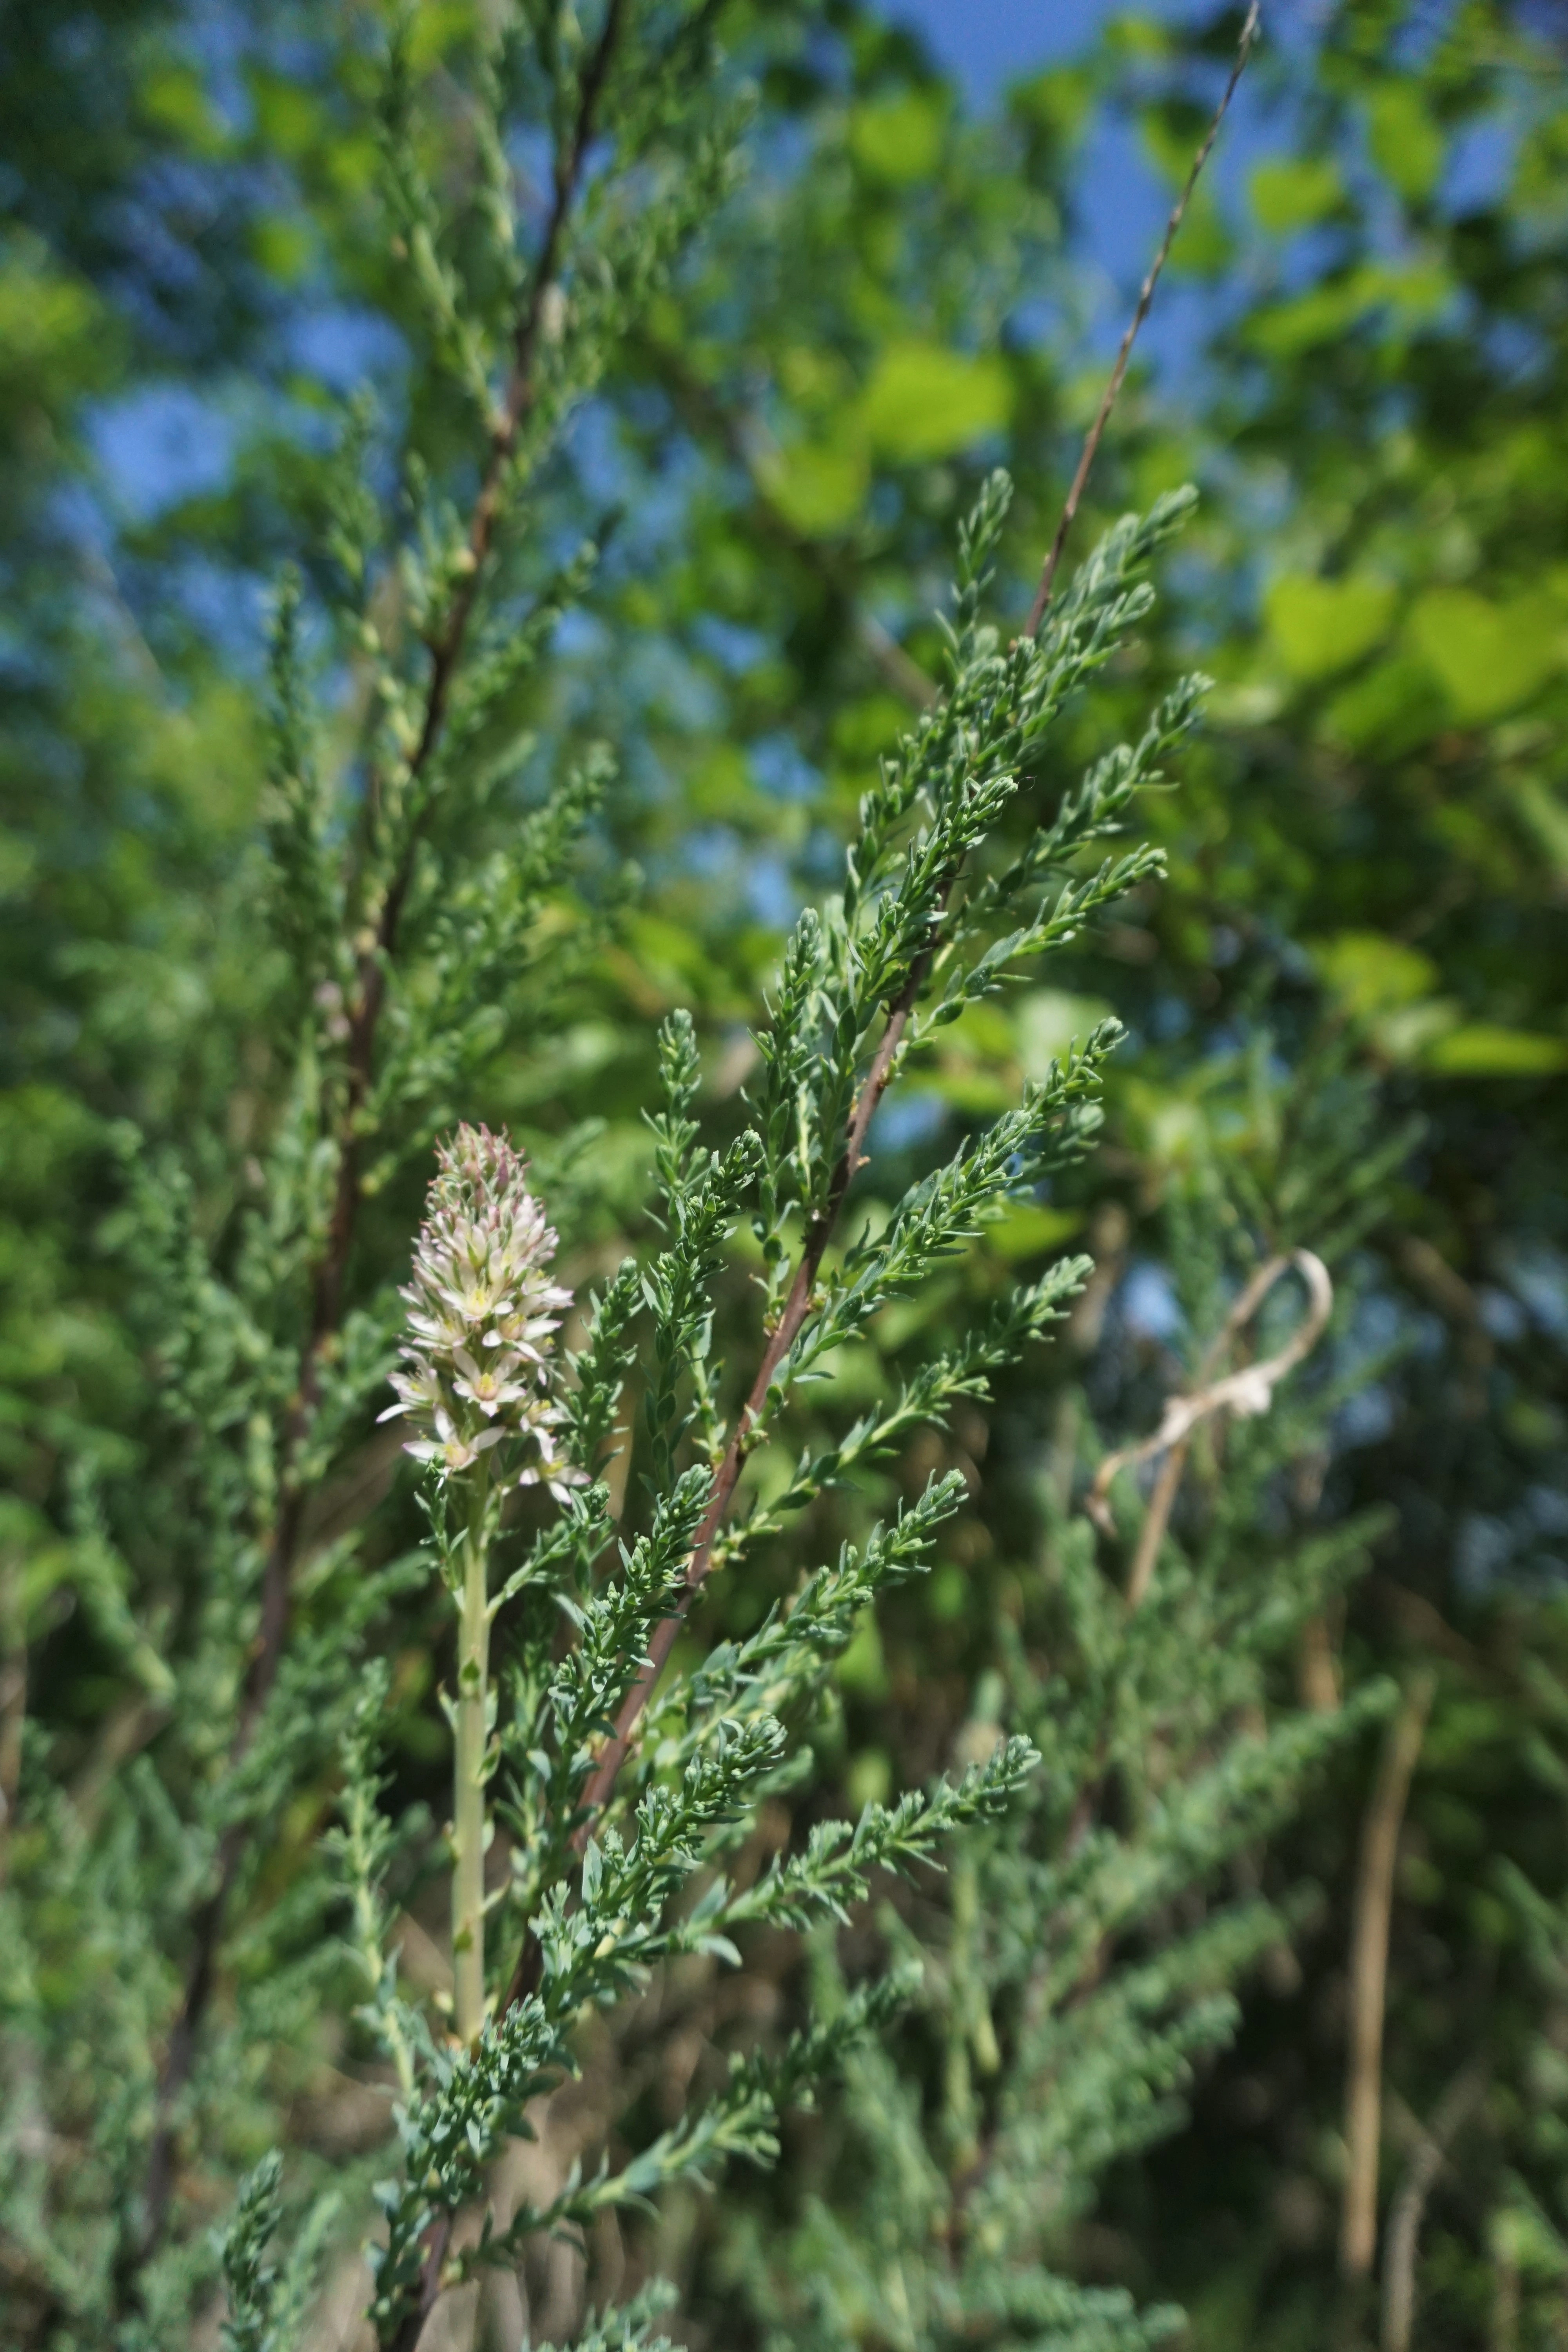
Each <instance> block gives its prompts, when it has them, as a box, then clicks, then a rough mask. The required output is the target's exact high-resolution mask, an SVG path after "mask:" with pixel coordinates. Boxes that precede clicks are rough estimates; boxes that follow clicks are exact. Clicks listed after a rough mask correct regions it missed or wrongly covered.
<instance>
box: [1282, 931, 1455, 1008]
mask: <svg viewBox="0 0 1568 2352" xmlns="http://www.w3.org/2000/svg"><path fill="white" fill-rule="evenodd" d="M1311 957H1312V961H1313V962H1314V963H1315V964H1316V965H1317V968H1318V970H1319V971H1320V972H1321V975H1322V978H1323V981H1324V982H1325V983H1326V985H1327V986H1328V988H1329V990H1330V991H1331V993H1332V994H1333V995H1334V996H1335V997H1337V998H1338V1000H1339V1002H1340V1003H1341V1004H1342V1006H1343V1007H1344V1009H1345V1011H1346V1012H1347V1013H1352V1014H1355V1015H1356V1016H1358V1017H1360V1018H1363V1019H1364V1018H1366V1017H1367V1016H1369V1015H1371V1014H1373V1013H1388V1012H1392V1011H1394V1009H1395V1008H1396V1007H1398V1006H1402V1005H1406V1004H1415V1003H1417V1002H1418V1001H1419V999H1421V998H1422V997H1424V996H1430V995H1431V994H1432V992H1433V991H1434V990H1435V989H1436V985H1437V967H1436V964H1435V963H1434V962H1433V961H1432V959H1431V957H1430V956H1425V955H1423V954H1422V953H1421V950H1419V948H1412V947H1406V946H1405V944H1404V942H1403V941H1402V940H1390V939H1384V936H1383V934H1382V932H1381V931H1342V932H1341V933H1340V934H1339V936H1338V938H1337V939H1331V940H1319V941H1317V942H1316V943H1315V944H1314V945H1313V947H1312V949H1311Z"/></svg>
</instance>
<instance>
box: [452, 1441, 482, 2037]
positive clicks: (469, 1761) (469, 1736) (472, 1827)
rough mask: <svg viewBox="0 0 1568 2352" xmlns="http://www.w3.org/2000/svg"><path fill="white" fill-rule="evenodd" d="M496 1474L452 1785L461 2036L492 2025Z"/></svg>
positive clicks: (465, 1650) (473, 1540) (476, 1564)
mask: <svg viewBox="0 0 1568 2352" xmlns="http://www.w3.org/2000/svg"><path fill="white" fill-rule="evenodd" d="M488 1520H489V1472H488V1468H487V1464H486V1459H485V1456H484V1455H483V1454H481V1455H480V1456H479V1462H478V1464H477V1465H476V1466H475V1469H474V1472H473V1492H472V1496H471V1501H470V1507H469V1515H468V1535H467V1537H466V1538H465V1540H464V1544H463V1590H462V1597H461V1600H460V1602H459V1616H458V1727H457V1741H456V1757H455V1759H454V1766H453V1781H452V1852H453V1866H452V1969H453V1979H454V1991H455V2021H456V2024H457V2028H458V2039H459V2040H460V2041H463V2042H473V2041H475V2040H477V2039H478V2036H479V2031H480V2029H481V2027H482V2026H483V2024H484V2021H485V1750H486V1748H487V1747H488V1745H489V1652H490V1612H489V1579H488V1576H487V1573H486V1562H487V1556H488V1553H489V1541H488V1534H489V1528H488Z"/></svg>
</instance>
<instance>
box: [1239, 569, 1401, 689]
mask: <svg viewBox="0 0 1568 2352" xmlns="http://www.w3.org/2000/svg"><path fill="white" fill-rule="evenodd" d="M1395 595H1396V592H1395V590H1394V587H1393V585H1392V584H1391V583H1389V582H1388V581H1386V580H1376V579H1373V578H1371V577H1370V576H1369V575H1367V574H1366V573H1364V572H1362V573H1356V574H1353V575H1352V577H1351V578H1349V579H1347V580H1313V579H1310V578H1308V577H1306V576H1305V575H1303V574H1289V575H1288V576H1287V577H1286V578H1284V579H1282V580H1276V581H1275V582H1274V583H1273V584H1272V585H1271V586H1270V588H1269V589H1268V593H1267V594H1266V595H1265V597H1264V600H1263V610H1264V614H1265V616H1266V618H1267V620H1268V634H1269V635H1270V637H1271V638H1272V639H1273V642H1274V646H1275V649H1276V651H1277V652H1278V654H1279V659H1280V661H1281V662H1282V664H1283V665H1284V667H1285V669H1286V670H1287V672H1288V673H1289V676H1290V677H1293V678H1298V679H1300V680H1301V681H1302V682H1303V683H1306V682H1308V681H1310V680H1311V679H1314V678H1320V677H1332V675H1333V673H1334V672H1335V671H1336V670H1341V669H1346V668H1348V667H1350V664H1351V663H1352V662H1353V661H1359V660H1360V658H1361V656H1362V655H1363V654H1366V653H1370V652H1371V651H1372V649H1373V646H1376V645H1378V644H1379V643H1381V641H1382V639H1383V637H1384V635H1385V634H1386V632H1387V629H1388V625H1389V623H1390V621H1391V620H1392V619H1393V617H1394V603H1395Z"/></svg>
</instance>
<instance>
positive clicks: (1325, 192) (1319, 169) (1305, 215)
mask: <svg viewBox="0 0 1568 2352" xmlns="http://www.w3.org/2000/svg"><path fill="white" fill-rule="evenodd" d="M1250 187H1251V194H1252V209H1253V211H1254V213H1255V214H1256V215H1257V216H1258V224H1259V226H1261V227H1263V228H1266V229H1267V230H1268V232H1269V234H1270V236H1290V235H1291V234H1292V233H1293V231H1295V230H1296V229H1299V228H1310V226H1311V225H1312V223H1313V222H1314V221H1320V220H1321V219H1322V218H1323V217H1324V215H1325V214H1328V213H1331V212H1332V211H1333V209H1334V206H1335V205H1337V204H1338V203H1339V200H1340V195H1341V193H1342V192H1341V187H1340V174H1339V167H1338V165H1337V164H1336V163H1334V161H1333V158H1332V157H1331V156H1329V155H1283V156H1279V157H1271V158H1269V159H1268V161H1267V162H1265V163H1259V164H1258V166H1257V168H1256V169H1255V170H1254V172H1253V174H1252V179H1251V183H1250Z"/></svg>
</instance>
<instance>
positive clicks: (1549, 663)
mask: <svg viewBox="0 0 1568 2352" xmlns="http://www.w3.org/2000/svg"><path fill="white" fill-rule="evenodd" d="M1405 632H1406V635H1407V637H1408V640H1409V643H1410V646H1411V647H1412V649H1413V651H1415V653H1417V654H1419V655H1420V656H1421V658H1422V660H1423V661H1425V662H1426V666H1427V667H1428V668H1429V669H1430V670H1431V671H1432V672H1433V673H1434V675H1435V676H1436V678H1437V679H1438V681H1439V682H1440V684H1441V686H1442V688H1443V691H1444V693H1445V694H1446V695H1447V698H1448V701H1449V703H1450V705H1451V706H1452V709H1453V712H1454V716H1455V718H1456V719H1460V720H1463V721H1466V722H1470V723H1473V722H1475V721H1478V720H1481V719H1497V718H1500V716H1501V714H1502V713H1503V712H1504V711H1505V710H1513V709H1517V708H1518V706H1519V705H1520V704H1521V702H1528V701H1529V699H1530V698H1531V695H1532V694H1534V693H1535V692H1536V690H1537V688H1540V687H1541V686H1542V685H1544V683H1545V681H1546V679H1547V678H1548V677H1550V676H1551V674H1552V671H1553V670H1554V669H1556V668H1557V667H1559V666H1560V665H1561V662H1562V660H1563V625H1562V620H1561V617H1560V615H1559V614H1558V613H1557V612H1556V611H1555V610H1554V609H1553V607H1552V606H1551V605H1549V604H1544V603H1542V600H1541V599H1540V598H1538V597H1534V596H1517V597H1514V598H1513V599H1512V600H1511V601H1510V603H1508V604H1490V603H1489V602H1488V600H1487V599H1486V598H1485V597H1484V596H1479V595H1478V594H1477V593H1476V592H1475V591H1474V589H1471V588H1429V589H1427V590H1426V593H1425V594H1424V595H1422V596H1418V597H1417V598H1416V600H1415V604H1413V605H1412V606H1411V608H1410V614H1409V618H1408V620H1407V622H1406V624H1405Z"/></svg>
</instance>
